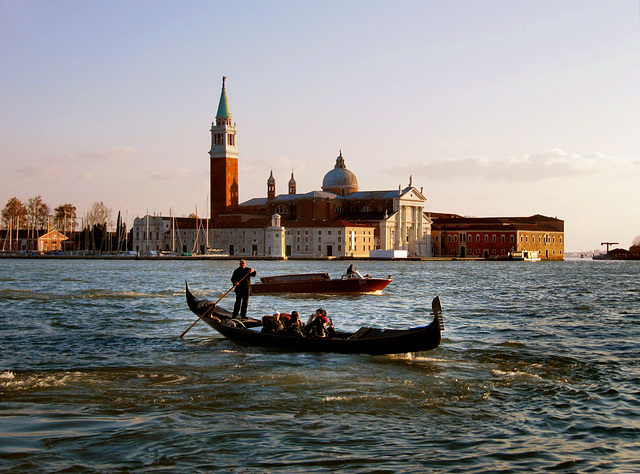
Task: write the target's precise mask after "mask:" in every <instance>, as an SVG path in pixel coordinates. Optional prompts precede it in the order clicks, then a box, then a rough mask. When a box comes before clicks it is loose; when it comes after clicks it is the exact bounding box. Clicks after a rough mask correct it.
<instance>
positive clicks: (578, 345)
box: [0, 259, 640, 472]
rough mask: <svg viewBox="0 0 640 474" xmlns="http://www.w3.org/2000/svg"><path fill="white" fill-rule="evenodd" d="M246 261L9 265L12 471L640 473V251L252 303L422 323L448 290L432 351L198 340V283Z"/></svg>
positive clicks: (408, 273) (5, 365)
mask: <svg viewBox="0 0 640 474" xmlns="http://www.w3.org/2000/svg"><path fill="white" fill-rule="evenodd" d="M249 263H250V266H252V267H253V268H255V269H257V271H258V274H259V275H263V276H264V275H269V274H278V273H284V272H286V273H289V272H291V273H293V272H299V271H311V270H312V271H329V272H330V273H331V274H332V275H334V276H336V275H338V274H339V273H340V272H341V271H343V270H344V269H345V268H346V266H347V264H345V263H344V262H317V263H316V262H265V261H253V262H249ZM235 266H236V262H220V261H211V262H209V261H192V262H189V261H187V262H185V261H155V262H154V261H106V260H100V261H88V260H71V261H65V260H43V261H37V260H7V259H2V260H0V334H1V339H0V340H1V341H2V344H1V349H0V438H1V440H0V441H1V442H0V469H2V470H16V471H36V470H38V471H48V472H51V471H64V472H76V471H77V472H87V471H89V472H91V471H114V470H116V471H138V472H145V471H147V472H148V471H159V470H166V471H172V472H175V471H212V470H219V471H222V472H234V471H240V472H281V471H289V472H329V471H341V472H371V471H377V472H417V471H420V472H425V471H434V472H484V471H494V472H496V471H504V472H507V471H509V472H514V471H522V472H530V471H541V470H554V471H560V472H596V471H611V472H637V471H638V469H639V467H638V466H639V461H640V416H639V413H640V368H639V362H638V358H639V356H640V348H639V341H640V324H639V323H640V262H594V261H573V262H571V261H568V262H555V263H546V262H540V263H523V262H392V263H390V262H358V263H357V266H358V267H359V268H360V269H361V271H362V270H364V272H367V273H370V274H371V275H373V276H386V275H388V274H390V275H392V277H393V278H394V282H393V283H392V284H391V285H390V286H389V287H387V289H385V290H384V292H383V293H382V294H380V295H363V296H342V297H340V296H333V297H323V298H321V299H320V300H318V299H314V298H310V297H308V296H279V297H272V296H260V297H258V296H254V297H252V299H251V302H250V308H251V309H252V310H254V311H255V312H254V315H256V316H262V315H263V314H267V313H270V312H271V311H273V310H274V309H278V310H280V311H291V310H293V309H297V310H298V311H300V312H301V314H302V315H306V314H309V313H311V312H312V311H313V310H315V309H316V308H317V307H318V306H323V307H325V308H326V309H327V310H328V312H329V314H330V315H331V316H332V317H333V320H334V323H335V325H336V326H337V327H340V328H344V329H356V328H358V327H359V326H360V325H362V324H367V325H377V326H385V327H406V326H412V325H421V324H424V323H426V322H428V321H429V320H430V316H429V314H428V312H429V308H430V303H431V299H432V298H433V297H434V296H435V295H436V294H439V295H440V296H441V298H442V302H443V307H444V317H445V324H446V331H445V333H444V337H443V341H442V344H441V346H440V347H439V348H438V349H436V350H434V351H431V352H426V353H418V354H407V355H401V356H367V355H341V354H306V353H301V354H300V353H286V352H279V351H276V350H269V349H261V348H248V347H244V346H239V345H236V344H235V343H233V342H231V341H228V340H225V339H223V338H221V337H220V336H219V335H217V334H216V333H215V332H213V330H211V329H210V328H209V327H208V326H206V325H205V324H203V323H200V324H198V325H196V327H195V328H194V329H193V330H191V332H189V333H188V334H187V335H186V336H185V338H184V340H181V339H179V338H178V337H177V336H178V335H179V334H180V333H181V332H182V331H184V329H186V328H187V327H188V326H189V325H190V324H191V323H192V322H193V321H194V315H193V314H191V313H190V312H189V311H188V310H187V308H186V305H185V302H184V290H183V287H184V281H185V280H188V281H189V283H190V285H191V288H192V290H194V292H195V293H196V294H197V295H198V296H200V297H204V296H207V297H210V298H212V299H217V298H218V297H219V296H222V294H223V293H224V292H225V291H226V290H228V289H229V288H230V281H229V278H230V275H231V272H232V270H233V269H234V268H235ZM224 303H226V305H225V304H224ZM232 303H233V298H232V296H229V297H227V299H225V300H223V302H222V303H221V306H226V307H230V306H231V305H232Z"/></svg>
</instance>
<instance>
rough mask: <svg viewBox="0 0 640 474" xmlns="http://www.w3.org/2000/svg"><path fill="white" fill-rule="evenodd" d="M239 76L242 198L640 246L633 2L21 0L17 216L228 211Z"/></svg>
mask: <svg viewBox="0 0 640 474" xmlns="http://www.w3.org/2000/svg"><path fill="white" fill-rule="evenodd" d="M222 76H226V77H227V83H226V84H227V95H228V98H229V105H230V108H231V113H232V115H233V119H234V121H235V122H236V123H237V126H238V136H237V145H238V149H239V151H240V158H239V168H240V201H241V202H242V201H246V200H248V199H251V198H253V197H261V196H266V180H267V178H268V177H269V172H270V171H271V170H273V174H274V176H275V178H276V183H277V184H276V190H277V192H278V193H286V192H287V182H288V180H289V178H290V175H291V172H292V171H293V172H294V173H295V178H296V181H297V183H298V192H300V193H304V192H308V191H311V190H319V189H320V188H321V185H322V178H323V176H324V175H325V173H327V172H328V171H329V170H331V169H332V168H333V166H334V164H335V159H336V157H337V156H338V154H339V152H340V150H342V153H343V156H344V158H345V161H346V165H347V167H348V168H349V169H350V170H351V171H353V172H354V173H355V175H356V176H357V178H358V182H359V185H360V189H361V190H378V189H397V188H398V185H402V186H403V187H404V186H406V185H407V184H408V182H409V176H410V175H412V176H413V184H414V186H416V187H417V188H420V187H424V194H425V195H426V197H427V203H426V210H427V211H433V212H452V213H457V214H461V215H467V216H529V215H532V214H537V213H539V214H544V215H548V216H557V217H559V218H561V219H564V221H565V233H566V239H565V240H566V245H565V250H566V251H568V252H570V251H583V250H594V249H603V250H604V247H601V246H600V242H602V241H607V240H609V241H615V242H619V243H620V246H621V247H625V248H628V247H629V245H630V244H631V240H632V239H633V238H634V237H635V236H637V235H640V205H639V204H640V186H639V184H640V13H639V3H638V2H634V1H621V0H607V1H602V0H598V1H595V0H579V1H578V0H575V1H570V0H563V1H558V0H551V1H547V0H537V1H526V2H525V1H517V0H505V1H489V0H487V1H483V0H469V1H455V0H453V1H452V0H449V1H444V0H442V1H440V0H438V1H428V0H421V1H403V2H389V1H362V2H357V1H336V2H333V1H326V0H323V1H318V2H310V1H309V2H297V1H291V2H284V1H255V2H243V1H235V2H229V1H224V2H223V1H220V2H216V1H211V0H207V1H184V2H182V1H180V2H179V1H164V0H153V1H141V0H137V1H126V2H124V1H104V2H99V1H56V0H47V1H30V0H13V1H6V0H0V164H1V169H2V171H1V173H0V206H1V207H4V205H5V204H6V202H7V201H8V200H9V199H10V198H11V197H13V196H16V197H17V198H18V199H20V200H22V201H26V200H28V199H29V198H31V197H34V196H36V195H38V194H40V195H42V197H43V200H44V201H45V202H46V203H47V204H49V205H50V206H51V207H52V208H53V207H56V206H58V205H60V204H63V203H67V202H70V203H72V204H74V205H76V206H77V208H78V213H79V215H82V214H84V213H85V212H86V210H87V209H89V208H90V207H91V204H92V203H93V202H95V201H103V202H104V203H105V204H106V205H107V206H109V207H111V208H112V209H113V213H114V216H113V218H114V220H115V215H116V214H117V212H118V210H120V211H122V214H123V216H125V217H126V218H127V221H128V222H129V223H130V222H131V221H132V220H133V218H134V217H136V216H142V215H144V214H145V213H146V212H147V210H148V211H149V213H152V214H153V213H156V214H163V215H165V214H166V215H168V214H169V210H170V209H173V210H174V211H175V213H176V214H177V215H188V214H189V213H191V212H195V210H196V206H197V208H198V213H199V214H200V215H202V214H204V213H205V211H206V210H207V208H208V206H207V198H208V193H209V155H208V151H209V148H210V132H209V129H210V126H211V122H212V121H213V119H214V116H215V113H216V111H217V106H218V100H219V97H220V87H221V83H222Z"/></svg>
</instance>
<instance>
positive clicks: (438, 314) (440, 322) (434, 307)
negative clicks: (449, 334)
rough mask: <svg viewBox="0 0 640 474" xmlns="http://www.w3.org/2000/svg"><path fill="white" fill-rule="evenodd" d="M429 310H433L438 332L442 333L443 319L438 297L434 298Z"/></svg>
mask: <svg viewBox="0 0 640 474" xmlns="http://www.w3.org/2000/svg"><path fill="white" fill-rule="evenodd" d="M431 309H432V310H433V315H434V316H436V317H437V318H438V325H439V326H440V330H441V331H444V318H443V317H442V304H440V296H436V297H435V298H434V299H433V301H432V302H431Z"/></svg>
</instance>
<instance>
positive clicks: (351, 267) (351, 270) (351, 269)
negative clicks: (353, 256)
mask: <svg viewBox="0 0 640 474" xmlns="http://www.w3.org/2000/svg"><path fill="white" fill-rule="evenodd" d="M355 272H356V269H355V268H353V263H352V264H351V265H349V268H347V275H353V274H354V273H355Z"/></svg>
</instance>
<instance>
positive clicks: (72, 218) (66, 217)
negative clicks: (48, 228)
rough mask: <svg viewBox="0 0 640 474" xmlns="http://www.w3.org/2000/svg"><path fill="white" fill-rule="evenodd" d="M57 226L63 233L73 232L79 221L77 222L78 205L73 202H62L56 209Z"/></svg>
mask: <svg viewBox="0 0 640 474" xmlns="http://www.w3.org/2000/svg"><path fill="white" fill-rule="evenodd" d="M54 212H55V227H56V229H58V230H59V231H60V232H62V233H63V234H68V233H70V232H73V231H74V230H75V229H76V227H77V226H78V223H77V222H76V217H77V216H76V206H74V205H73V204H69V203H67V204H61V205H60V206H58V207H56V208H55V209H54Z"/></svg>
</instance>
